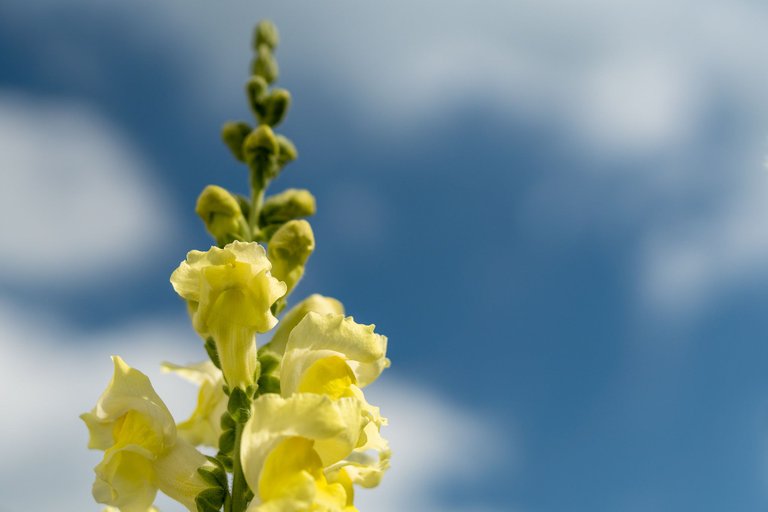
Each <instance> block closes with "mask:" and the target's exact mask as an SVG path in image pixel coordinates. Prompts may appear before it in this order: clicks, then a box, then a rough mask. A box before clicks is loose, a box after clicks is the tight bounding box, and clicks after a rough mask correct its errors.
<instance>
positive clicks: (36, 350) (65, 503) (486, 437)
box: [0, 300, 510, 512]
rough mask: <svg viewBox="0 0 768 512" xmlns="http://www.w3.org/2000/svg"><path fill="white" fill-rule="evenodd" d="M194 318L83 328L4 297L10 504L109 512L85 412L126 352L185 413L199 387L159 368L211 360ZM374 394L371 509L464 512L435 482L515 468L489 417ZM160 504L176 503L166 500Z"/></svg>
mask: <svg viewBox="0 0 768 512" xmlns="http://www.w3.org/2000/svg"><path fill="white" fill-rule="evenodd" d="M186 324H187V322H186V319H182V318H179V321H178V322H173V321H170V322H169V321H167V320H152V319H148V320H146V321H142V322H134V323H132V324H129V325H122V326H113V327H111V328H109V329H107V330H102V331H98V332H82V331H80V330H78V329H76V328H74V327H72V326H70V325H68V324H66V323H65V322H62V321H61V320H59V319H56V318H54V317H50V316H46V314H45V313H43V312H30V311H22V310H20V309H19V308H18V307H17V306H15V305H14V304H13V303H12V302H9V301H7V300H6V301H0V350H1V351H2V353H3V354H6V355H9V357H4V358H2V359H0V387H2V389H3V390H4V392H3V393H2V394H0V409H1V410H3V411H4V412H3V419H2V421H0V453H2V454H3V457H2V460H0V481H2V482H3V507H5V508H7V509H8V510H26V509H28V508H29V500H30V496H31V495H33V494H34V502H35V506H36V507H37V508H39V509H42V510H58V511H62V512H70V511H71V512H82V511H84V510H94V511H96V510H100V507H98V506H97V505H96V504H95V503H94V502H93V499H92V498H91V496H90V486H91V483H92V468H93V466H95V465H96V464H97V463H98V460H99V458H100V456H99V453H98V452H94V451H89V450H87V449H86V442H87V433H86V429H85V427H84V426H83V425H82V422H81V421H80V420H79V419H78V417H77V416H78V414H80V413H81V412H84V411H86V410H89V409H90V408H91V407H92V406H93V404H94V403H95V401H96V399H97V398H98V396H99V394H100V393H101V391H102V390H103V389H104V387H105V386H106V384H107V382H108V381H109V377H110V375H111V372H112V367H111V363H110V361H109V355H111V354H114V353H119V354H120V355H121V356H122V357H123V358H124V359H125V360H126V362H128V364H130V365H131V366H134V367H136V368H138V369H140V370H141V371H143V372H145V373H147V374H148V375H149V376H150V378H151V379H152V382H153V384H154V385H155V387H156V388H157V390H158V393H159V394H160V396H162V397H163V399H164V400H165V401H166V403H167V404H168V406H169V408H170V409H171V411H173V412H174V415H175V416H176V418H177V419H179V418H183V417H186V414H188V413H189V412H190V411H191V409H192V407H193V405H194V400H195V392H194V390H193V388H192V387H191V386H189V385H188V384H187V383H186V382H184V381H182V380H181V379H178V378H176V377H174V376H173V375H166V374H161V373H160V372H159V370H158V366H159V363H160V361H162V360H172V361H175V362H180V363H184V362H191V361H195V360H199V359H201V358H203V357H204V355H203V350H202V347H201V345H200V343H199V342H198V340H197V338H196V336H195V335H194V333H192V331H191V328H189V327H188V326H187V325H186ZM370 396H371V399H372V400H373V401H375V402H376V403H377V404H380V405H381V406H382V408H383V411H384V412H385V413H386V414H387V415H388V416H389V418H390V422H391V426H390V427H387V436H388V437H389V438H390V439H391V440H392V445H393V447H394V450H395V454H394V460H393V468H392V469H391V470H390V472H389V473H388V474H387V476H386V477H385V481H384V483H383V484H382V486H381V487H380V488H379V489H378V490H373V491H367V490H363V491H360V492H359V493H358V502H359V503H361V504H364V505H363V506H362V507H361V509H362V510H366V511H371V512H375V511H382V512H384V511H386V512H391V511H393V510H398V511H411V510H412V511H417V510H418V511H420V512H427V511H432V510H434V511H438V510H458V509H450V508H446V507H445V506H443V504H442V503H441V502H440V501H439V496H438V489H437V485H438V484H442V485H445V484H446V482H451V481H453V480H452V479H457V478H460V479H462V481H464V482H467V481H470V482H471V481H472V478H476V477H477V476H478V475H480V476H482V475H483V473H484V471H487V470H488V469H489V468H490V467H492V466H493V465H494V464H509V461H508V460H507V457H508V456H509V453H508V451H507V449H508V448H509V446H510V444H509V439H508V437H507V436H508V434H506V433H502V432H501V431H500V430H499V429H498V428H497V426H495V425H494V423H493V420H492V419H490V418H487V417H482V416H478V415H477V414H475V413H473V412H471V411H468V410H465V409H464V408H462V407H460V406H458V405H455V404H450V403H449V402H447V401H446V400H445V399H444V398H442V397H440V396H439V395H437V394H435V393H433V392H430V391H427V390H426V389H424V388H423V387H421V386H419V385H416V384H413V383H404V382H400V381H398V380H397V379H392V378H387V379H384V380H383V381H382V382H380V383H376V385H374V386H372V387H371V388H370ZM369 494H370V496H369ZM158 506H160V508H161V510H163V511H164V512H172V511H174V510H179V507H178V506H177V505H174V504H173V502H171V501H170V500H168V499H167V498H162V497H161V498H159V499H158ZM472 510H479V508H478V507H472Z"/></svg>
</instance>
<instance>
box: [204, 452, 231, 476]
mask: <svg viewBox="0 0 768 512" xmlns="http://www.w3.org/2000/svg"><path fill="white" fill-rule="evenodd" d="M205 458H206V459H208V462H210V463H211V464H213V465H214V466H216V467H217V468H219V469H220V470H222V471H223V472H224V473H226V472H227V469H226V468H225V467H224V463H223V462H221V461H220V460H219V459H217V458H216V457H211V456H210V455H206V456H205ZM225 476H226V475H225Z"/></svg>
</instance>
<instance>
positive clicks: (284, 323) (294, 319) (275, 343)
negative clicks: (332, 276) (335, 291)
mask: <svg viewBox="0 0 768 512" xmlns="http://www.w3.org/2000/svg"><path fill="white" fill-rule="evenodd" d="M310 311H314V312H315V313H319V314H321V315H325V314H329V313H337V314H338V313H341V314H343V313H344V306H343V305H342V303H341V302H339V301H338V300H336V299H334V298H331V297H324V296H322V295H318V294H316V293H315V294H312V295H310V296H309V297H307V298H306V299H304V300H303V301H301V302H299V303H298V304H296V305H295V306H294V307H292V308H291V309H290V310H289V311H288V312H287V313H286V314H285V316H283V318H282V319H281V320H280V323H279V324H278V326H277V329H276V330H275V334H274V335H273V336H272V340H271V341H270V342H269V343H268V344H267V345H266V347H265V349H267V350H270V351H272V352H274V353H276V354H278V355H282V354H283V352H285V345H286V343H288V336H289V335H290V334H291V331H292V330H293V328H294V327H296V325H298V323H299V322H300V321H301V320H302V319H303V318H304V317H305V316H306V315H307V313H309V312H310Z"/></svg>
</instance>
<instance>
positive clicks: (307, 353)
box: [280, 312, 390, 487]
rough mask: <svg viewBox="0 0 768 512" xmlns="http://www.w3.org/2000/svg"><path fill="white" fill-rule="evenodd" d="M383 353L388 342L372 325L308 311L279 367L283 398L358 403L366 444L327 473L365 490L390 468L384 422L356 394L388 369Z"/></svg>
mask: <svg viewBox="0 0 768 512" xmlns="http://www.w3.org/2000/svg"><path fill="white" fill-rule="evenodd" d="M386 351H387V338H386V337H385V336H382V335H380V334H376V333H375V332H374V326H373V325H362V324H358V323H356V322H355V321H354V320H353V319H352V317H344V315H343V314H327V315H321V314H318V313H314V312H309V313H307V314H306V315H305V316H304V318H303V319H302V320H301V321H300V322H299V323H298V324H297V325H296V327H294V328H293V330H292V331H291V334H290V336H289V339H288V343H287V344H286V348H285V354H284V355H283V359H282V362H281V366H280V385H281V394H282V395H283V396H284V397H288V396H291V395H293V394H294V393H317V394H322V395H326V396H328V397H330V398H332V399H340V398H343V397H353V398H355V399H357V400H358V401H359V402H360V404H361V409H362V413H363V414H364V416H365V417H366V419H367V424H365V426H364V434H365V436H364V438H365V443H364V444H363V445H362V446H359V447H356V449H355V450H354V451H353V452H351V453H350V454H349V456H348V457H347V458H346V459H345V460H343V461H340V462H338V463H337V464H336V465H335V466H334V467H333V468H329V469H330V470H334V469H336V470H338V469H340V468H346V472H347V474H348V476H349V477H350V478H351V480H352V481H353V482H354V483H356V484H359V485H362V486H364V487H374V486H376V485H378V483H379V481H380V480H381V477H382V475H383V473H384V471H386V469H387V468H388V467H389V458H390V449H389V445H388V443H387V442H386V440H385V439H384V438H383V437H382V436H381V434H380V429H381V427H382V426H383V425H386V418H383V417H382V416H381V414H380V412H379V408H378V407H374V406H372V405H370V404H369V403H368V402H367V401H366V399H365V396H364V394H363V391H362V389H361V388H363V387H365V386H367V385H368V384H370V383H371V382H373V381H374V380H375V379H376V378H378V376H379V375H380V374H381V372H382V371H383V370H384V369H385V368H387V367H388V366H389V359H387V357H386ZM372 453H375V454H377V456H376V457H373V456H371V454H372Z"/></svg>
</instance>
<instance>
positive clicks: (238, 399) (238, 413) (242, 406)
mask: <svg viewBox="0 0 768 512" xmlns="http://www.w3.org/2000/svg"><path fill="white" fill-rule="evenodd" d="M227 411H229V414H230V415H231V416H232V419H233V420H235V422H237V423H245V422H246V421H248V418H250V417H251V399H250V398H249V397H248V395H247V394H246V392H245V391H244V390H243V389H241V388H234V389H233V390H232V392H231V393H230V394H229V402H228V403H227Z"/></svg>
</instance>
